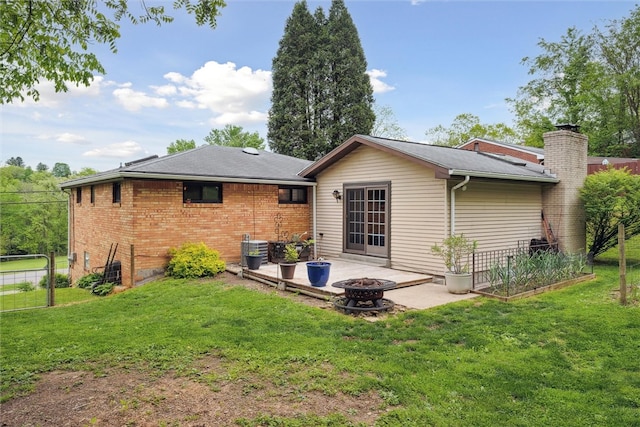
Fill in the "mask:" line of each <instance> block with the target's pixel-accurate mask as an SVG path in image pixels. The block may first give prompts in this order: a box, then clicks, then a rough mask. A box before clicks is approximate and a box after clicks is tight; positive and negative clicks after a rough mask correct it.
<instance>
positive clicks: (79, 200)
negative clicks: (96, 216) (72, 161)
mask: <svg viewBox="0 0 640 427" xmlns="http://www.w3.org/2000/svg"><path fill="white" fill-rule="evenodd" d="M76 203H82V187H78V188H76Z"/></svg>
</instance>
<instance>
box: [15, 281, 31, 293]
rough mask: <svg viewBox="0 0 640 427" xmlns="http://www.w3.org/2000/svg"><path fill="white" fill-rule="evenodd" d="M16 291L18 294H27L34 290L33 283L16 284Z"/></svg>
mask: <svg viewBox="0 0 640 427" xmlns="http://www.w3.org/2000/svg"><path fill="white" fill-rule="evenodd" d="M16 289H17V290H18V291H20V292H29V291H33V290H34V289H35V286H33V283H31V282H27V281H24V282H20V283H16Z"/></svg>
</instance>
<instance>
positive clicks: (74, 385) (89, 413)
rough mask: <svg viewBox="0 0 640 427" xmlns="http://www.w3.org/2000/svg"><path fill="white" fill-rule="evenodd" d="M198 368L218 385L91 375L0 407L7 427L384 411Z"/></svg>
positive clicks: (363, 418) (356, 418)
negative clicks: (215, 379)
mask: <svg viewBox="0 0 640 427" xmlns="http://www.w3.org/2000/svg"><path fill="white" fill-rule="evenodd" d="M223 279H224V280H225V282H226V283H228V284H235V285H243V286H247V287H249V288H252V289H255V290H258V291H262V292H277V293H278V294H280V295H281V296H282V297H284V298H290V299H293V300H295V301H297V302H300V303H304V304H308V305H311V306H314V307H318V308H329V309H333V307H332V305H331V303H330V302H327V301H323V300H320V299H316V298H312V297H307V296H304V295H298V294H294V293H291V292H286V291H278V290H276V289H274V288H272V287H269V286H267V285H264V284H261V283H258V282H255V281H252V280H247V279H242V278H239V277H238V276H235V275H233V274H230V273H224V276H223ZM195 368H196V369H197V370H198V371H199V372H200V373H201V377H202V376H207V375H212V376H214V377H215V378H218V380H217V381H215V385H214V386H210V385H208V384H206V383H203V382H199V381H197V379H195V378H190V377H185V376H180V375H176V374H175V373H166V374H164V375H162V376H157V375H154V372H144V371H131V370H124V369H116V368H114V369H111V370H109V371H107V372H101V373H100V375H96V374H94V373H92V372H86V371H72V372H70V371H54V372H49V373H46V374H42V375H41V376H40V380H39V381H38V382H37V384H36V386H35V390H34V391H33V392H32V393H30V394H28V395H26V396H19V397H15V398H13V399H11V400H9V401H7V402H5V403H3V404H2V405H1V406H0V426H3V427H4V426H7V427H8V426H43V427H44V426H56V427H58V426H74V427H75V426H90V425H98V426H236V425H238V424H237V423H236V421H237V420H238V419H240V418H244V419H247V420H251V419H254V418H256V417H259V416H262V415H269V416H273V417H294V416H296V415H316V416H326V415H329V414H336V413H338V414H342V415H344V416H345V417H346V418H347V419H348V420H350V421H351V422H353V423H354V424H356V423H362V424H364V425H367V426H370V425H373V424H374V422H375V420H376V419H377V418H378V416H379V415H380V414H381V413H382V412H383V411H384V410H385V409H382V408H384V404H383V401H382V399H381V398H380V396H378V395H377V394H375V393H370V394H368V395H364V396H362V395H361V396H357V397H356V396H350V395H345V394H336V395H333V396H327V395H324V394H322V393H320V392H315V391H314V392H305V393H304V394H303V395H300V392H299V391H298V390H293V389H291V388H290V387H288V386H286V385H277V384H273V383H271V382H269V381H268V380H265V379H263V378H250V377H247V376H244V377H243V378H242V379H235V380H224V378H228V377H227V375H226V372H225V369H224V366H222V364H221V362H220V360H219V359H217V358H216V357H214V356H208V357H206V358H204V359H201V360H199V361H198V362H197V366H195ZM220 379H223V380H220ZM248 390H249V391H248ZM257 425H259V424H257Z"/></svg>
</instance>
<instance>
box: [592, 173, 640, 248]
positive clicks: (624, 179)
mask: <svg viewBox="0 0 640 427" xmlns="http://www.w3.org/2000/svg"><path fill="white" fill-rule="evenodd" d="M580 197H581V199H582V201H583V203H584V209H585V214H586V221H587V235H588V238H589V242H588V247H589V253H590V254H592V255H593V256H594V257H595V256H597V255H599V254H601V253H603V252H605V251H606V250H607V249H609V248H612V247H614V246H616V244H617V235H618V224H619V223H622V224H624V225H625V231H626V237H627V239H629V238H631V237H633V236H635V235H638V234H640V175H632V174H631V173H629V171H628V170H620V169H614V168H610V169H608V170H606V171H600V172H597V173H594V174H591V175H589V176H587V179H586V180H585V183H584V186H583V187H582V189H581V191H580Z"/></svg>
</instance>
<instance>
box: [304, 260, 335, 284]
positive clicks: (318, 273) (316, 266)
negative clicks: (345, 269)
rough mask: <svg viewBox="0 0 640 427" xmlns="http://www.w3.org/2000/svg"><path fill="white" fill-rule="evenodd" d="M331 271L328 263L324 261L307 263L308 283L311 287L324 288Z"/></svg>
mask: <svg viewBox="0 0 640 427" xmlns="http://www.w3.org/2000/svg"><path fill="white" fill-rule="evenodd" d="M330 269H331V263H330V262H324V261H310V262H308V263H307V276H309V282H311V286H315V287H317V288H320V287H322V286H326V284H327V282H328V281H329V270H330Z"/></svg>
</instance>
